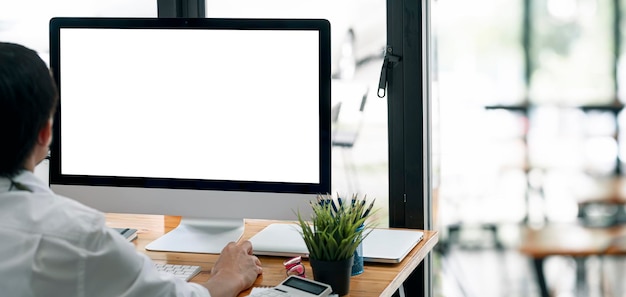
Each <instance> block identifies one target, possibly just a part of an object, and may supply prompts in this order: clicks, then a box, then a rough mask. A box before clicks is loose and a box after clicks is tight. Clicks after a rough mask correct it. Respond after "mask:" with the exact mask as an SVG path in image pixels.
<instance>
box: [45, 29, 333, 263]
mask: <svg viewBox="0 0 626 297" xmlns="http://www.w3.org/2000/svg"><path fill="white" fill-rule="evenodd" d="M329 27H330V25H329V23H328V22H327V21H326V20H303V19H300V20H298V19H290V20H285V19H283V20H269V19H119V18H55V19H52V20H51V22H50V68H51V70H52V72H53V75H54V78H55V79H56V82H57V84H58V88H59V92H60V104H59V109H58V111H57V113H56V115H55V122H54V135H53V139H54V140H53V144H52V146H51V159H50V184H51V188H52V189H53V190H54V191H55V192H56V193H59V194H61V195H64V196H67V197H70V198H73V199H76V200H78V201H80V202H82V203H83V204H86V205H88V206H91V207H93V208H96V209H98V210H101V211H104V212H117V213H141V214H162V215H176V216H183V219H182V221H181V224H180V226H179V227H178V228H176V229H175V230H173V231H171V232H169V233H167V234H166V235H165V236H164V237H162V238H160V239H158V240H157V241H155V242H153V243H151V244H150V245H148V246H147V249H150V250H161V251H179V252H203V253H219V252H220V251H221V249H222V248H223V247H224V246H225V245H226V244H227V243H228V242H230V241H236V240H238V239H239V238H240V236H241V234H242V232H243V219H245V218H254V219H285V220H295V219H296V212H297V211H300V212H302V213H303V215H305V216H306V215H308V214H309V213H310V208H311V207H310V205H309V202H310V201H311V200H313V199H315V197H316V195H317V194H325V193H328V192H330V183H331V178H330V147H331V146H330V134H331V133H330V104H331V103H330V81H331V79H330V33H329Z"/></svg>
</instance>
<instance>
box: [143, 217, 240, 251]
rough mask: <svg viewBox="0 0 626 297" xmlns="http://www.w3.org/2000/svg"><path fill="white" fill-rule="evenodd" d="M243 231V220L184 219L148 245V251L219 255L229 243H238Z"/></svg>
mask: <svg viewBox="0 0 626 297" xmlns="http://www.w3.org/2000/svg"><path fill="white" fill-rule="evenodd" d="M243 230H244V220H243V219H198V218H185V217H183V218H182V219H181V220H180V224H179V225H178V227H176V228H174V229H173V230H172V231H170V232H168V233H166V234H165V235H163V236H161V237H159V238H158V239H156V240H155V241H153V242H151V243H149V244H148V245H146V250H149V251H160V252H182V253H208V254H219V253H220V252H221V251H222V249H223V248H224V247H225V246H226V245H227V244H228V243H229V242H231V241H234V242H237V241H238V240H239V239H240V238H241V236H242V235H243Z"/></svg>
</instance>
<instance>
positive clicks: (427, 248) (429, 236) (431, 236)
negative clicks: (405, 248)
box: [366, 230, 439, 297]
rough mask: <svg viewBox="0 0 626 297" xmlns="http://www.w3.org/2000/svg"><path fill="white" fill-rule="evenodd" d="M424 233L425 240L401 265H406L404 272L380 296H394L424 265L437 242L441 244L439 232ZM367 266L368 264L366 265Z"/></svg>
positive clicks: (425, 231)
mask: <svg viewBox="0 0 626 297" xmlns="http://www.w3.org/2000/svg"><path fill="white" fill-rule="evenodd" d="M420 231H423V232H424V238H423V239H422V240H421V241H420V242H419V243H418V244H417V245H416V246H415V247H414V248H413V250H411V252H410V253H409V254H408V255H407V257H406V258H405V259H404V260H403V261H402V262H401V263H400V264H401V265H405V267H403V268H402V270H401V271H400V272H399V273H398V274H397V275H396V277H395V278H394V279H393V280H392V281H391V284H389V286H387V288H386V289H385V290H384V291H383V292H382V293H381V294H380V296H385V297H387V296H389V297H391V296H393V294H394V293H395V292H396V291H397V290H398V288H400V286H401V285H402V284H403V283H404V281H405V280H406V279H407V278H408V277H409V275H411V273H413V271H415V268H417V266H418V265H419V264H420V263H422V261H423V260H424V258H426V255H428V253H430V252H431V251H432V250H433V248H434V247H435V245H436V244H437V242H439V233H438V232H437V231H427V230H420ZM366 265H367V264H366Z"/></svg>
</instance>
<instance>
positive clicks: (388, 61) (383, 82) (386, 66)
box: [376, 46, 402, 98]
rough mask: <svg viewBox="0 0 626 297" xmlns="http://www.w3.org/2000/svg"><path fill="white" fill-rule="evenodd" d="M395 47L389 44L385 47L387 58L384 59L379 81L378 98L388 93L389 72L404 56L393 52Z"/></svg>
mask: <svg viewBox="0 0 626 297" xmlns="http://www.w3.org/2000/svg"><path fill="white" fill-rule="evenodd" d="M392 52H393V49H392V48H391V47H390V46H388V47H387V48H386V49H385V58H384V59H383V68H382V69H381V70H380V80H379V81H378V92H376V94H377V95H378V98H384V97H385V95H386V94H387V91H386V90H387V77H388V76H389V72H390V71H391V68H393V66H395V65H396V64H398V63H399V62H400V61H401V60H402V58H401V57H400V56H396V55H394V54H392Z"/></svg>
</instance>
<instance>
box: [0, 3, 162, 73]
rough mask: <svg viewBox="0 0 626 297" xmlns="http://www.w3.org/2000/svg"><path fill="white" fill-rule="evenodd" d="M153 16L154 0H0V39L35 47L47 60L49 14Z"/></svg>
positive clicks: (71, 15) (66, 15)
mask: <svg viewBox="0 0 626 297" xmlns="http://www.w3.org/2000/svg"><path fill="white" fill-rule="evenodd" d="M78 16H81V17H156V16H157V6H156V0H133V1H127V0H106V1H104V0H102V1H84V0H20V1H11V0H0V40H2V41H5V42H14V43H19V44H21V45H24V46H26V47H29V48H31V49H33V50H35V51H37V52H38V53H39V54H40V56H41V57H42V59H43V60H44V61H48V46H49V45H48V43H49V42H48V39H49V36H48V34H49V30H48V22H49V21H50V19H51V18H53V17H78Z"/></svg>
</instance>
